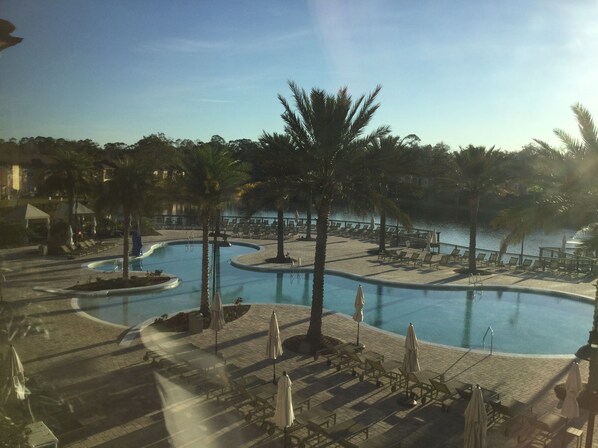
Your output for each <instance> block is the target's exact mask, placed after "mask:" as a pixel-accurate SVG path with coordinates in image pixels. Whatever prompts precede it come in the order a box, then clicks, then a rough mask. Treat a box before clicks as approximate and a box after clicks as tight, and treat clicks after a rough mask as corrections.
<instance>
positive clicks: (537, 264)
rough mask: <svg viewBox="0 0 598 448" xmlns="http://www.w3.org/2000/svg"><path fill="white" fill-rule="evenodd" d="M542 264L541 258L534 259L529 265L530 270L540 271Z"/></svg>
mask: <svg viewBox="0 0 598 448" xmlns="http://www.w3.org/2000/svg"><path fill="white" fill-rule="evenodd" d="M542 268H543V265H542V260H539V259H537V260H534V262H533V263H532V265H531V266H530V267H529V270H530V271H540V270H542Z"/></svg>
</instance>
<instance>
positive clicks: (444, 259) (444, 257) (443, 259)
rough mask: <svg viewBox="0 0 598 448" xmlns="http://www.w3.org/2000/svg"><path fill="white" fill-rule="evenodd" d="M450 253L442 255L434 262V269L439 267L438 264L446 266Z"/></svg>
mask: <svg viewBox="0 0 598 448" xmlns="http://www.w3.org/2000/svg"><path fill="white" fill-rule="evenodd" d="M449 257H450V255H442V256H441V257H440V260H438V263H437V264H436V269H439V268H440V266H448V265H449V263H450V258H449Z"/></svg>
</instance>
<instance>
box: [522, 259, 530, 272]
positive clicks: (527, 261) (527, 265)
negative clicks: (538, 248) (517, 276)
mask: <svg viewBox="0 0 598 448" xmlns="http://www.w3.org/2000/svg"><path fill="white" fill-rule="evenodd" d="M531 267H532V260H530V259H529V258H526V259H525V260H523V263H521V265H520V266H519V269H523V270H524V271H528V270H529V269H530V268H531Z"/></svg>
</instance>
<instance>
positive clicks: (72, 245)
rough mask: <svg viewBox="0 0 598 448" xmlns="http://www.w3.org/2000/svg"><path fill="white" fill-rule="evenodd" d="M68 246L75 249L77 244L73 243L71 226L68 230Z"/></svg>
mask: <svg viewBox="0 0 598 448" xmlns="http://www.w3.org/2000/svg"><path fill="white" fill-rule="evenodd" d="M66 245H67V246H68V247H70V248H71V249H72V248H73V247H75V242H74V241H73V228H72V227H71V226H68V227H67V228H66Z"/></svg>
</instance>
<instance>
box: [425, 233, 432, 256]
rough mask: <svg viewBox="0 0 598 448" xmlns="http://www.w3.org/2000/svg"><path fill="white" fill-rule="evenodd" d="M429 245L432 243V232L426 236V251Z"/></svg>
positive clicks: (429, 247) (428, 249)
mask: <svg viewBox="0 0 598 448" xmlns="http://www.w3.org/2000/svg"><path fill="white" fill-rule="evenodd" d="M431 245H432V232H429V233H428V236H427V237H426V252H430V249H431Z"/></svg>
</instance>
